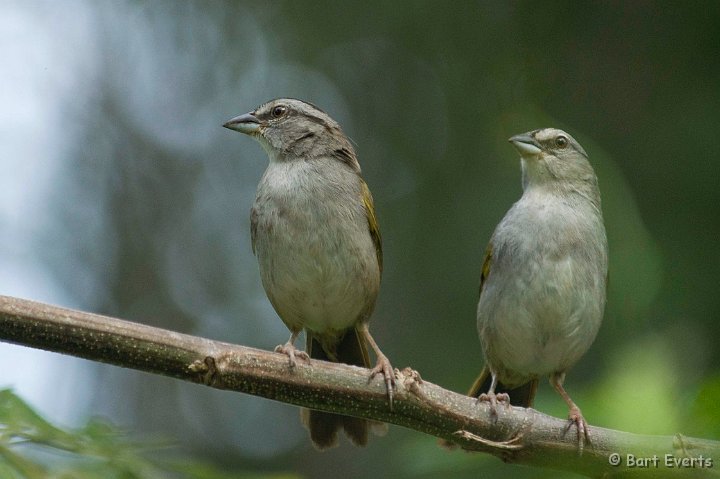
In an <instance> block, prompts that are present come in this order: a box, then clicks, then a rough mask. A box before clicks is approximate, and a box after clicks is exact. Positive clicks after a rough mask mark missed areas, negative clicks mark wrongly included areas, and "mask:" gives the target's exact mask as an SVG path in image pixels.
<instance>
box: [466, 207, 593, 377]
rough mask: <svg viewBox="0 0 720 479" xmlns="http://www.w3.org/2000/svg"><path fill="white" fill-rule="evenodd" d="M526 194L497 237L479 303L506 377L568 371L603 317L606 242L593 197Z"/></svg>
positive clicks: (495, 359) (489, 347)
mask: <svg viewBox="0 0 720 479" xmlns="http://www.w3.org/2000/svg"><path fill="white" fill-rule="evenodd" d="M526 196H528V195H525V196H523V198H521V200H520V201H518V202H517V203H516V204H515V205H514V206H513V208H511V210H510V211H508V213H507V215H506V216H505V218H503V220H502V221H501V223H500V224H499V225H498V227H497V229H496V231H495V233H494V235H493V238H492V242H493V250H492V251H493V255H492V263H491V267H490V273H489V275H488V278H487V280H486V282H485V285H484V288H483V291H482V293H481V296H480V300H479V303H478V311H477V314H478V330H479V333H480V338H481V342H482V344H483V351H484V352H485V355H486V358H487V360H488V362H489V363H490V364H491V366H493V365H494V367H495V369H496V370H498V372H499V374H500V379H501V380H502V379H503V378H504V379H505V382H506V383H512V382H517V383H522V382H524V381H526V380H527V378H529V377H532V376H539V375H546V374H550V373H553V372H558V371H564V370H566V369H567V368H569V367H570V366H571V365H572V364H573V363H574V362H576V361H577V360H578V359H579V358H580V356H582V355H583V354H584V353H585V352H586V351H587V349H588V348H589V347H590V345H591V344H592V341H593V340H594V338H595V335H596V334H597V331H598V329H599V326H600V322H601V320H602V314H603V310H604V306H605V287H606V284H605V283H606V276H607V240H606V238H605V229H604V226H603V222H602V217H601V215H600V213H599V211H597V210H596V209H594V207H593V206H592V205H590V203H589V202H567V201H565V200H564V199H559V198H556V197H553V196H552V195H539V196H537V197H532V196H530V197H526Z"/></svg>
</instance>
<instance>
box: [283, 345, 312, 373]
mask: <svg viewBox="0 0 720 479" xmlns="http://www.w3.org/2000/svg"><path fill="white" fill-rule="evenodd" d="M275 352H276V353H283V354H285V355H287V357H288V359H289V360H290V367H291V368H294V367H295V366H297V359H296V358H300V359H302V360H303V361H309V360H310V356H308V353H306V352H305V351H302V350H300V349H298V348H296V347H295V345H294V344H293V343H291V342H290V341H288V342H287V343H285V344H281V345H279V346H276V347H275Z"/></svg>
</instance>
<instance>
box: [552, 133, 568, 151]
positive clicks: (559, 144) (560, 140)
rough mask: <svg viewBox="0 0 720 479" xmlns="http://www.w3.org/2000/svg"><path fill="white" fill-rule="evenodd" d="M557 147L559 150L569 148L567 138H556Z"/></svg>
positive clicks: (559, 136)
mask: <svg viewBox="0 0 720 479" xmlns="http://www.w3.org/2000/svg"><path fill="white" fill-rule="evenodd" d="M555 146H557V147H558V148H565V147H566V146H568V139H567V137H565V136H563V135H558V136H557V137H556V138H555Z"/></svg>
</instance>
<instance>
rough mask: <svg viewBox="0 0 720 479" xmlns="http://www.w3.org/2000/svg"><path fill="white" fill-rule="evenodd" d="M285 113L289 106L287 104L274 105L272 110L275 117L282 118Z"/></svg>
mask: <svg viewBox="0 0 720 479" xmlns="http://www.w3.org/2000/svg"><path fill="white" fill-rule="evenodd" d="M285 113H287V107H286V106H285V105H278V106H276V107H274V108H273V109H272V111H271V112H270V114H271V115H272V117H273V118H280V117H282V116H285Z"/></svg>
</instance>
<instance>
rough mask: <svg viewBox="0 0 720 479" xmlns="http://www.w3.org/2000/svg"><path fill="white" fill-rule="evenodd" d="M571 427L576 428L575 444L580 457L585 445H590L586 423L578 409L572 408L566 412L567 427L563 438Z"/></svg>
mask: <svg viewBox="0 0 720 479" xmlns="http://www.w3.org/2000/svg"><path fill="white" fill-rule="evenodd" d="M573 425H574V426H575V427H576V428H577V444H578V455H580V456H582V453H583V449H584V448H585V443H586V442H587V443H588V444H590V436H589V435H588V423H587V421H585V417H583V415H582V412H580V408H579V407H577V406H573V407H571V408H570V411H569V412H568V425H567V427H566V428H565V432H564V433H563V436H564V435H565V434H567V432H568V431H569V430H570V428H571V427H573Z"/></svg>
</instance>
